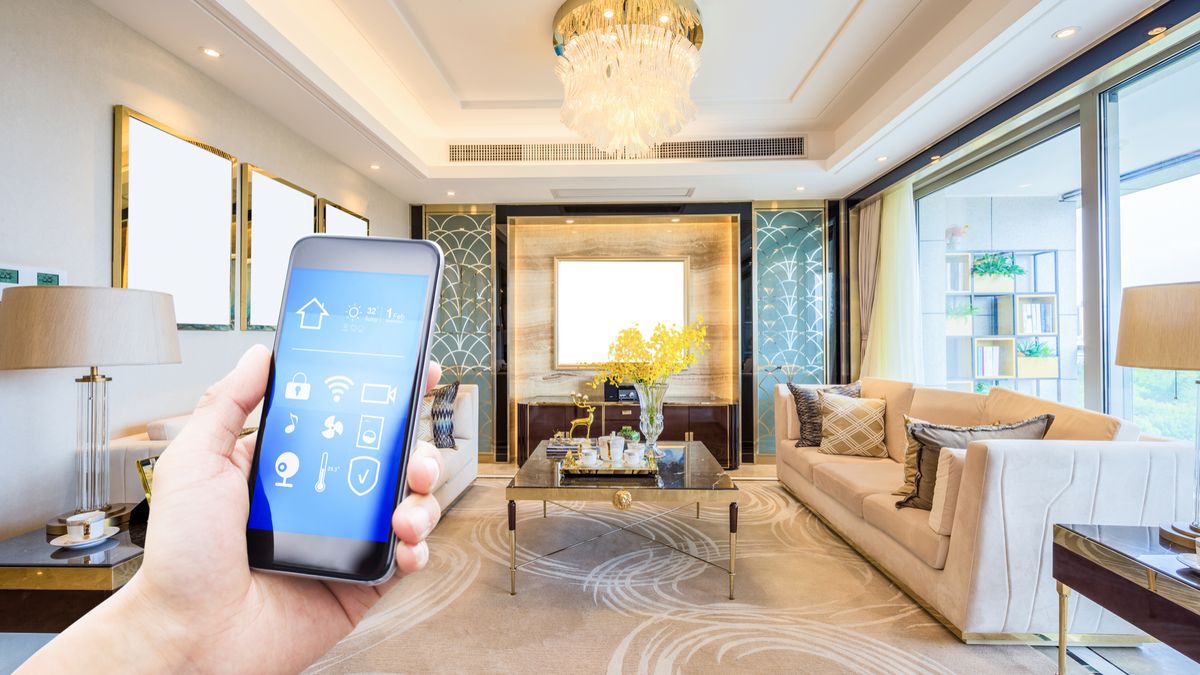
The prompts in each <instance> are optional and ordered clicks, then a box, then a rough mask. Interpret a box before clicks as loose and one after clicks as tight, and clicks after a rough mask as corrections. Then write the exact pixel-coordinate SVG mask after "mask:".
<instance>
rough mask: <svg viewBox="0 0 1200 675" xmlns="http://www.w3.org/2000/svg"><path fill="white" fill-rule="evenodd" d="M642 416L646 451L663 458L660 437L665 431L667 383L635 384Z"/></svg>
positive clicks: (641, 424) (640, 420) (640, 421)
mask: <svg viewBox="0 0 1200 675" xmlns="http://www.w3.org/2000/svg"><path fill="white" fill-rule="evenodd" d="M633 388H634V389H636V390H637V395H638V403H639V404H640V405H641V407H642V415H641V417H640V418H639V420H638V423H639V428H640V429H641V431H642V436H645V437H646V449H647V450H649V451H651V452H653V453H654V455H655V456H656V457H661V456H662V455H661V453H659V451H658V436H659V434H661V433H662V431H663V399H664V398H666V396H667V383H666V382H657V383H655V384H642V383H641V382H634V383H633Z"/></svg>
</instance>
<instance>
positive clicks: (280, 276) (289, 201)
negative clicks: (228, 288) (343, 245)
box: [250, 171, 316, 326]
mask: <svg viewBox="0 0 1200 675" xmlns="http://www.w3.org/2000/svg"><path fill="white" fill-rule="evenodd" d="M250 180H251V182H252V184H251V189H250V200H251V202H250V209H251V211H250V225H251V231H250V255H251V258H250V324H251V325H254V326H274V325H275V322H276V321H278V319H279V303H280V301H282V299H283V282H284V279H285V278H286V277H287V264H288V257H289V256H290V255H291V253H292V246H293V245H295V243H296V241H297V240H298V239H300V238H301V237H303V236H306V235H310V234H312V233H313V230H314V229H315V228H314V226H313V216H314V215H315V213H316V211H315V210H314V209H315V206H316V200H315V199H314V198H313V196H312V195H307V194H304V193H303V192H301V191H299V190H297V189H296V188H293V187H291V186H289V185H286V184H284V183H281V182H279V181H277V180H275V179H274V178H271V177H270V176H265V175H263V174H261V173H256V172H253V171H252V172H251V173H250Z"/></svg>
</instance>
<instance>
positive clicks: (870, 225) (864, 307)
mask: <svg viewBox="0 0 1200 675" xmlns="http://www.w3.org/2000/svg"><path fill="white" fill-rule="evenodd" d="M881 201H882V200H880V199H876V200H873V201H870V202H868V203H866V204H863V205H862V206H861V207H859V209H858V332H859V338H860V343H859V345H858V353H859V355H860V356H859V358H860V359H861V358H862V356H863V355H865V354H866V353H867V338H868V337H870V335H871V311H872V310H873V309H874V308H875V281H876V279H877V278H878V274H879V212H880V206H881V204H880V202H881Z"/></svg>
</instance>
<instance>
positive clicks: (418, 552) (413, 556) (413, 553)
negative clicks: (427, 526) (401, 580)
mask: <svg viewBox="0 0 1200 675" xmlns="http://www.w3.org/2000/svg"><path fill="white" fill-rule="evenodd" d="M428 563H429V544H426V543H425V542H423V541H422V542H420V543H417V544H413V545H409V544H406V543H404V542H400V543H399V544H396V569H398V570H400V571H401V572H403V573H405V574H412V573H413V572H419V571H421V569H423V568H424V567H425V565H426V564H428Z"/></svg>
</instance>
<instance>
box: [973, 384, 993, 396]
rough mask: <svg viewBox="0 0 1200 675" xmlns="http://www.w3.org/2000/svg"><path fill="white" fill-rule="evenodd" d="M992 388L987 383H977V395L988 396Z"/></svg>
mask: <svg viewBox="0 0 1200 675" xmlns="http://www.w3.org/2000/svg"><path fill="white" fill-rule="evenodd" d="M991 388H992V385H990V384H988V383H986V382H976V383H975V393H976V394H986V393H988V391H989V390H991Z"/></svg>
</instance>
